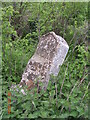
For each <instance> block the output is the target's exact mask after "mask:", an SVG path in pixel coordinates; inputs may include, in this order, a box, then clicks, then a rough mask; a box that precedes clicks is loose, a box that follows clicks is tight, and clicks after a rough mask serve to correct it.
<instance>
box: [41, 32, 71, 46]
mask: <svg viewBox="0 0 90 120" xmlns="http://www.w3.org/2000/svg"><path fill="white" fill-rule="evenodd" d="M50 34H51V35H53V37H54V38H55V39H56V40H57V42H59V43H62V44H64V45H65V46H66V47H67V48H69V46H68V44H67V42H66V41H65V40H64V39H63V38H62V37H61V36H59V35H56V34H55V32H53V31H52V32H49V33H46V34H45V35H42V37H41V38H40V39H42V38H43V37H46V36H48V35H50Z"/></svg>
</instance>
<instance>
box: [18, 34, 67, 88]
mask: <svg viewBox="0 0 90 120" xmlns="http://www.w3.org/2000/svg"><path fill="white" fill-rule="evenodd" d="M68 49H69V46H68V44H67V42H66V41H65V40H64V39H63V38H62V37H60V36H58V35H56V34H55V33H54V32H50V33H47V34H45V35H43V36H42V37H41V38H40V41H39V44H38V46H37V49H36V52H35V54H34V55H33V56H32V58H31V59H30V60H29V62H28V64H27V66H26V69H25V71H24V73H23V75H22V80H21V82H20V83H25V84H26V83H27V81H29V80H32V81H34V80H35V79H37V78H38V77H39V80H40V81H41V82H42V83H43V88H44V89H46V88H47V85H48V82H49V78H50V74H53V75H54V76H57V75H58V72H59V66H61V65H62V64H63V62H64V59H65V57H66V54H67V52H68Z"/></svg>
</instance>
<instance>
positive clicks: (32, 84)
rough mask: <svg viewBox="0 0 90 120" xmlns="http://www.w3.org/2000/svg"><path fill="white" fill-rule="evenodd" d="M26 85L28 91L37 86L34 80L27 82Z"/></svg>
mask: <svg viewBox="0 0 90 120" xmlns="http://www.w3.org/2000/svg"><path fill="white" fill-rule="evenodd" d="M26 85H27V87H28V90H30V89H31V88H33V87H34V86H35V85H34V82H33V81H32V80H28V81H27V82H26Z"/></svg>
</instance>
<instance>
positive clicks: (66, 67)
mask: <svg viewBox="0 0 90 120" xmlns="http://www.w3.org/2000/svg"><path fill="white" fill-rule="evenodd" d="M67 69H68V63H67V67H66V70H65V76H64V79H63V82H62V86H61V89H60V96H61V93H62V88H63V85H64V81H65V77H66V72H67Z"/></svg>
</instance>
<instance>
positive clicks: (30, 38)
mask: <svg viewBox="0 0 90 120" xmlns="http://www.w3.org/2000/svg"><path fill="white" fill-rule="evenodd" d="M50 31H54V32H55V33H56V34H58V35H60V36H62V37H63V38H64V39H65V40H66V41H67V43H68V45H69V47H70V48H69V52H68V55H67V57H66V59H65V61H64V64H63V65H62V66H61V67H60V72H59V74H58V76H57V77H55V76H53V75H51V78H50V82H49V85H48V88H47V91H46V92H45V91H43V90H42V91H41V92H40V93H37V88H35V89H32V91H33V92H34V94H32V91H27V95H26V96H24V95H22V94H20V93H18V92H16V91H12V92H11V93H12V96H11V114H8V104H7V97H8V96H7V94H8V91H9V90H10V86H11V85H12V84H18V83H19V82H20V80H21V76H22V73H23V71H24V69H25V67H26V64H27V62H28V60H29V59H30V57H31V56H32V55H33V54H34V52H35V49H36V46H37V44H38V41H39V38H40V36H41V35H43V34H45V33H48V32H50ZM87 40H88V3H74V2H73V3H65V2H64V3H47V2H44V3H30V2H29V3H25V2H24V3H23V2H21V3H15V2H14V3H13V2H12V3H2V87H3V90H2V117H3V118H13V119H14V118H88V100H89V97H88V87H89V84H90V82H89V81H88V65H89V63H88V51H89V47H88V44H87ZM24 89H25V88H24ZM30 92H31V93H30Z"/></svg>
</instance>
